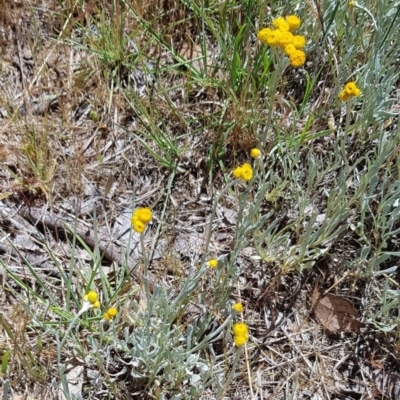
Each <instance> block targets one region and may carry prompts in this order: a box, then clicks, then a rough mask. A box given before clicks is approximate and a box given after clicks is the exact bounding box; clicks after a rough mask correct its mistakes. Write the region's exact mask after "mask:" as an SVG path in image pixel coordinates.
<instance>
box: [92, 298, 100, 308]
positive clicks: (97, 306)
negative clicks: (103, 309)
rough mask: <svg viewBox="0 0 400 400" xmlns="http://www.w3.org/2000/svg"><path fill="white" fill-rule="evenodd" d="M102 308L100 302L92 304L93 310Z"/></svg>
mask: <svg viewBox="0 0 400 400" xmlns="http://www.w3.org/2000/svg"><path fill="white" fill-rule="evenodd" d="M100 306H101V304H100V302H99V301H98V300H97V301H95V302H94V303H92V307H93V308H100Z"/></svg>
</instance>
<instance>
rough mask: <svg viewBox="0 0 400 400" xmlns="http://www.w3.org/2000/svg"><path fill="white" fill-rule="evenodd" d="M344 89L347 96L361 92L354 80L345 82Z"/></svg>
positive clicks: (357, 94)
mask: <svg viewBox="0 0 400 400" xmlns="http://www.w3.org/2000/svg"><path fill="white" fill-rule="evenodd" d="M344 90H345V92H346V93H347V94H348V95H349V96H359V95H360V94H361V90H360V89H359V88H358V87H357V85H356V83H355V82H348V83H346V85H345V87H344Z"/></svg>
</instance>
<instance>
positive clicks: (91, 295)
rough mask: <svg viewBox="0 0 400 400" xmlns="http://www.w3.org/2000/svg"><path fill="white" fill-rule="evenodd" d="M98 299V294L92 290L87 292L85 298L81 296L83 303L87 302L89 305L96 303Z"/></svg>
mask: <svg viewBox="0 0 400 400" xmlns="http://www.w3.org/2000/svg"><path fill="white" fill-rule="evenodd" d="M98 299H99V296H98V294H97V293H96V292H95V291H94V290H89V291H88V292H87V293H86V294H85V296H83V300H84V301H88V302H89V303H92V304H94V303H96V301H97V300H98Z"/></svg>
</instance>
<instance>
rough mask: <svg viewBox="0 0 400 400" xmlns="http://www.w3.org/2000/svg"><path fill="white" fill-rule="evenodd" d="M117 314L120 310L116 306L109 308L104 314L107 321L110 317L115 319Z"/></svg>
mask: <svg viewBox="0 0 400 400" xmlns="http://www.w3.org/2000/svg"><path fill="white" fill-rule="evenodd" d="M117 314H118V310H117V309H116V308H114V307H110V308H109V309H108V310H107V312H106V313H105V314H104V315H103V318H104V319H105V320H106V321H109V320H110V319H113V318H114V317H115V316H116V315H117Z"/></svg>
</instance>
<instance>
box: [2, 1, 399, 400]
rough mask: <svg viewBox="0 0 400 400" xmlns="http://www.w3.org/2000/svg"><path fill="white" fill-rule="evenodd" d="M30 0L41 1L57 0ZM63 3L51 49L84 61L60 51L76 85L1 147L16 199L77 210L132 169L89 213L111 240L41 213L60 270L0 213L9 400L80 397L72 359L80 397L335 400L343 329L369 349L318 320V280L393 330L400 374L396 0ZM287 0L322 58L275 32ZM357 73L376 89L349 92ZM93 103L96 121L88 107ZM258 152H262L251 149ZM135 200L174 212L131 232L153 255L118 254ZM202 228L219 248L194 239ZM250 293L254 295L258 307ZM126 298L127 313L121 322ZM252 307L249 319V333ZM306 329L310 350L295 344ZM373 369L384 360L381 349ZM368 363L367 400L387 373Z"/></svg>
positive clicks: (12, 125)
mask: <svg viewBox="0 0 400 400" xmlns="http://www.w3.org/2000/svg"><path fill="white" fill-rule="evenodd" d="M31 3H32V4H31V5H32V7H33V8H28V7H26V9H24V12H25V13H26V15H29V16H32V15H34V13H35V10H36V8H37V7H38V5H36V4H35V2H34V1H32V2H31ZM46 7H48V5H47V6H46ZM10 10H11V9H10ZM46 10H47V11H48V12H49V15H52V16H53V22H54V21H56V22H57V24H56V22H54V23H55V24H56V25H57V26H58V27H59V28H58V30H55V32H56V33H54V32H53V33H52V35H50V36H51V37H50V38H47V39H46V38H43V39H42V40H43V44H44V43H46V44H48V45H51V46H54V49H57V48H59V49H61V48H62V49H63V51H64V52H65V54H68V58H64V59H63V63H62V65H61V66H60V68H61V69H62V74H61V75H60V76H63V77H62V78H60V79H61V80H63V82H64V81H65V82H64V85H65V88H66V92H67V94H66V100H65V103H64V102H63V103H61V102H59V109H58V110H56V111H52V112H50V111H49V112H48V113H46V114H45V115H44V116H40V117H39V116H35V115H25V116H24V115H21V114H19V113H17V112H16V113H14V114H13V115H12V116H10V118H9V119H8V120H7V123H8V127H9V130H10V131H11V130H12V132H14V133H15V138H16V139H15V141H16V143H17V144H18V143H19V144H20V146H19V148H18V146H14V147H12V148H8V147H7V146H5V145H4V146H3V147H4V148H5V149H6V150H7V151H10V152H12V153H13V154H15V155H16V158H15V159H16V161H12V162H11V161H10V162H8V161H7V162H6V161H5V159H4V157H3V152H0V156H1V160H2V161H4V163H3V162H2V164H4V165H1V171H2V174H3V175H4V176H6V177H7V180H5V182H6V183H4V186H5V188H4V192H7V193H9V194H10V196H9V197H8V199H7V202H8V203H7V204H8V205H11V204H13V205H15V206H21V205H24V204H25V205H26V204H27V203H29V205H31V206H42V205H43V204H47V205H48V206H49V207H50V205H51V207H50V208H54V210H53V211H54V212H55V213H56V214H55V215H56V216H58V218H62V216H63V215H66V214H65V212H64V211H62V210H63V208H62V205H63V204H64V202H65V201H66V200H67V199H68V198H69V196H70V195H71V194H73V195H75V196H77V197H78V198H79V199H80V200H83V198H84V193H83V192H84V190H83V189H82V188H84V187H85V185H87V182H90V183H91V184H94V185H95V186H97V187H99V188H100V189H102V188H103V187H104V186H107V185H108V183H106V180H107V177H109V176H114V177H115V182H117V184H116V185H115V186H114V187H113V189H112V190H110V187H108V188H107V193H106V194H105V195H104V196H103V198H102V202H101V205H100V206H99V208H98V209H97V210H98V211H96V210H95V212H94V213H92V215H91V216H84V215H81V216H78V215H76V218H78V217H79V219H80V223H86V224H87V229H88V231H89V230H90V231H93V232H94V242H95V245H94V247H91V246H90V245H89V244H88V242H87V241H85V237H84V236H83V235H81V236H79V235H78V234H77V229H76V226H75V227H74V222H71V221H73V220H71V219H70V220H69V221H68V222H67V221H66V223H65V232H66V234H65V235H64V234H62V232H58V231H57V232H52V233H51V232H50V230H49V229H48V228H46V226H43V225H41V224H40V221H34V225H36V223H38V226H39V228H38V229H39V231H37V232H39V233H40V236H38V237H37V238H36V239H35V240H34V242H35V244H36V245H37V246H39V248H40V249H41V254H45V255H46V256H47V258H48V260H49V262H50V263H51V264H52V265H53V266H54V271H55V272H56V274H55V275H53V276H49V275H46V273H45V271H41V270H40V268H38V267H37V265H35V264H34V263H33V262H32V261H30V260H32V259H31V258H29V257H27V256H26V252H25V251H26V249H25V248H24V247H21V246H20V244H19V242H18V241H16V235H15V230H16V231H19V230H20V229H22V228H21V227H17V228H13V229H14V231H13V230H10V229H9V228H10V227H9V225H10V223H8V224H2V225H1V228H2V233H3V235H2V236H4V240H3V241H2V242H1V244H2V245H4V248H6V249H8V251H9V252H11V253H12V256H9V257H8V258H7V257H6V256H4V257H2V258H1V259H0V266H1V268H2V270H3V276H4V279H3V280H2V281H1V284H2V288H3V291H4V296H3V298H2V302H3V309H4V311H3V313H2V314H1V315H0V339H1V340H0V358H1V375H0V378H1V382H2V387H3V391H4V395H3V396H4V398H5V399H8V398H12V397H11V392H7V391H6V388H7V387H10V388H11V389H12V390H13V391H14V392H16V393H17V392H18V391H22V388H23V387H25V388H27V387H29V388H36V389H37V388H39V389H38V393H39V392H40V390H41V391H42V393H48V391H50V392H51V390H53V391H54V390H55V389H54V388H55V387H57V388H59V389H60V390H61V392H62V393H63V395H64V396H65V397H66V398H67V399H73V398H76V397H75V395H76V393H75V392H74V391H76V388H75V387H72V385H71V383H70V382H69V380H70V376H69V375H68V370H69V368H70V361H71V360H74V363H76V364H75V365H79V366H83V367H84V368H85V374H84V375H83V376H82V377H81V378H79V379H80V381H81V383H82V385H81V386H80V389H79V391H80V393H81V396H82V397H83V398H92V397H96V396H99V398H110V399H111V398H116V399H127V398H139V397H135V396H139V395H141V396H143V398H146V399H147V398H148V399H201V398H204V399H206V398H217V399H223V398H232V399H233V398H247V397H246V396H250V397H248V398H257V397H256V396H260V394H259V391H260V390H263V391H264V392H263V393H264V398H267V397H268V396H270V395H272V394H273V393H274V396H276V397H274V398H296V399H301V398H306V396H308V395H309V393H310V392H313V393H318V394H319V395H320V396H321V395H322V396H332V397H333V396H335V395H337V386H335V382H334V381H333V380H332V379H333V378H332V376H333V375H332V374H333V372H332V371H333V370H334V369H335V368H336V365H338V362H339V359H340V357H342V358H343V354H341V353H340V352H339V351H337V352H336V353H335V351H336V350H335V349H333V350H331V348H330V347H329V346H330V344H329V342H328V341H327V340H326V338H327V337H328V338H329V337H331V338H332V337H333V338H334V339H333V340H334V341H335V342H336V341H342V342H340V343H342V344H343V349H344V350H343V351H344V352H345V356H346V357H347V356H348V357H349V358H350V359H351V360H353V358H352V354H353V352H355V349H356V347H357V346H358V344H357V339H356V338H355V337H354V335H353V336H352V335H347V336H346V335H345V334H343V335H342V337H340V335H336V336H335V335H333V336H332V335H331V334H330V333H329V332H326V331H322V332H320V330H319V328H320V325H319V323H318V321H317V320H316V319H315V318H314V317H313V316H312V314H310V306H311V303H310V297H311V292H312V289H313V288H314V287H318V289H319V290H320V291H321V292H324V291H325V290H327V289H328V288H331V287H333V289H332V293H335V294H337V295H340V296H343V297H346V298H349V299H351V300H352V302H353V303H354V304H355V306H356V308H357V310H358V312H359V319H360V320H361V321H362V322H364V323H365V328H363V331H362V333H361V334H360V337H361V336H362V337H363V338H364V339H365V338H367V337H368V335H369V334H372V335H375V336H376V337H377V338H378V340H379V341H380V345H381V346H380V347H379V348H378V347H376V348H374V350H373V351H372V352H373V353H374V354H375V356H376V359H377V360H380V362H381V364H382V365H383V366H382V367H381V369H382V371H386V370H391V369H394V370H395V371H396V370H398V366H399V364H400V358H399V348H400V345H399V344H400V326H399V322H398V321H399V290H400V289H399V284H398V283H397V281H398V271H397V268H395V266H397V264H398V259H399V256H400V223H399V215H400V200H399V199H400V179H399V173H400V156H399V148H400V128H399V124H398V114H399V111H400V108H399V93H398V91H399V82H400V78H399V74H400V71H399V69H398V67H397V64H398V59H399V56H400V43H399V42H400V40H399V36H398V30H397V29H396V27H397V26H398V24H399V19H400V11H399V3H398V2H396V1H389V0H382V1H377V0H365V1H364V2H363V3H362V5H361V3H360V4H358V3H356V5H355V6H354V7H350V6H349V4H348V2H346V1H334V0H324V1H318V2H311V1H309V2H301V1H298V0H291V1H289V0H287V1H276V2H264V1H261V0H253V1H248V2H245V3H237V2H231V1H227V2H216V1H208V2H206V1H204V0H203V1H199V0H188V1H183V0H182V1H181V0H177V1H176V2H172V1H170V2H164V3H162V2H157V0H155V1H154V2H152V3H149V4H145V3H139V2H130V1H122V0H121V1H117V0H114V1H112V2H111V3H110V4H109V2H107V5H106V3H104V4H103V2H100V1H94V2H91V3H90V4H89V3H88V4H84V2H80V1H76V2H71V1H69V2H61V1H60V2H58V5H57V7H55V9H54V10H50V9H49V8H47V9H46ZM11 11H12V10H11ZM11 11H10V14H7V18H10V19H8V20H7V21H8V22H7V23H8V24H10V25H11V24H12V23H13V20H12V18H16V16H15V15H14V14H13V13H12V12H11ZM283 14H284V15H287V14H296V15H298V16H299V17H300V18H301V20H302V25H301V27H300V29H299V33H300V34H302V35H304V36H305V37H306V39H307V45H306V48H305V51H306V54H307V62H306V64H305V66H304V68H299V69H294V68H292V67H291V66H290V64H289V62H288V58H287V57H286V56H284V55H283V53H282V52H281V51H280V50H278V49H271V48H269V47H268V46H266V45H264V44H262V43H261V42H259V41H258V39H257V36H256V34H257V31H258V30H259V29H261V28H263V27H266V26H271V23H272V19H274V18H276V17H278V16H281V15H283ZM4 15H6V14H4ZM40 29H41V28H40V27H39V28H37V31H38V32H40ZM36 35H38V33H37V34H36ZM36 40H40V39H38V38H36ZM185 46H186V48H189V49H190V48H191V49H192V53H193V54H192V56H193V57H192V58H193V59H191V57H190V56H188V54H190V52H189V53H188V52H184V51H183V50H182V49H183V48H185ZM53 51H54V50H53ZM78 55H79V57H77V56H78ZM42 56H43V55H39V53H38V54H33V60H34V65H35V68H36V69H35V71H34V72H35V73H37V76H38V78H37V81H38V85H39V86H40V85H42V86H44V84H45V82H46V79H51V78H49V77H51V75H50V72H49V70H48V69H47V67H46V68H43V69H42V70H39V67H40V65H45V64H44V63H42V62H41V61H42V60H43V57H42ZM49 69H50V67H49ZM63 74H64V75H63ZM33 76H35V74H33ZM30 79H33V77H32V76H30V75H28V76H27V80H28V81H29V80H30ZM140 81H143V85H141V83H140ZM349 81H355V82H356V83H357V86H358V87H359V88H360V89H361V91H362V94H361V96H359V97H356V98H353V99H351V100H349V101H348V102H347V103H343V102H341V101H340V100H339V98H338V95H339V93H340V91H341V90H342V88H343V86H344V85H345V83H346V82H349ZM138 86H140V87H143V88H144V89H143V90H141V91H139V90H138ZM43 90H44V89H43ZM23 93H24V96H28V93H27V91H24V92H23ZM28 97H29V96H28ZM12 100H13V99H7V101H8V102H11V101H12ZM63 101H64V100H63ZM2 102H3V100H2ZM82 104H87V107H88V108H87V111H85V112H86V114H85V113H83V117H81V119H79V120H78V119H77V118H76V119H75V120H74V117H73V115H74V114H73V113H74V110H76V109H78V110H79V107H81V108H82V109H85V108H84V107H83V105H82ZM0 106H4V104H0ZM7 132H8V131H7ZM7 132H6V130H3V131H2V133H1V134H2V135H4V137H6V136H5V135H6V134H8V133H7ZM87 132H89V136H87V138H86V136H84V135H85V134H86V133H87ZM80 135H83V137H84V139H85V140H83V141H82V142H80V140H81V137H80ZM89 137H90V141H88V138H89ZM3 142H4V141H2V143H3ZM83 144H85V145H86V147H85V148H84V146H83ZM253 147H258V148H259V149H260V150H261V152H262V156H261V158H260V159H256V160H252V159H251V158H250V156H249V150H250V149H251V148H253ZM66 149H68V151H66ZM89 150H90V151H89ZM21 157H23V158H21ZM56 161H57V164H56ZM245 162H250V163H251V164H252V166H253V173H254V176H253V179H252V180H250V181H249V182H242V181H240V180H235V179H234V178H233V176H232V174H231V172H232V170H233V169H234V168H235V167H237V166H238V165H240V164H243V163H245ZM7 185H9V187H7ZM11 193H12V195H11ZM109 193H110V194H109ZM108 194H109V195H108ZM113 196H114V197H113ZM127 205H129V207H131V206H132V210H133V209H134V208H135V207H141V206H149V207H151V209H152V210H153V213H154V216H155V218H154V219H153V222H152V224H150V225H149V227H148V228H147V231H146V233H145V234H144V235H142V236H141V237H140V238H139V236H138V235H136V234H135V233H131V234H130V235H129V240H128V243H125V246H127V247H129V246H133V247H134V246H137V249H138V250H137V253H136V254H137V258H136V259H135V263H132V259H131V258H130V257H132V255H131V254H130V253H129V251H128V250H126V257H122V258H121V259H122V260H123V261H122V262H119V263H114V264H110V262H109V260H106V258H107V257H106V256H105V253H106V249H104V248H102V247H101V240H100V238H99V235H100V231H101V229H102V228H104V227H106V228H107V229H108V230H107V231H106V232H107V235H108V236H109V237H110V236H112V229H111V228H110V227H111V226H112V224H113V222H114V220H115V218H116V216H117V215H118V213H119V211H120V208H125V209H126V207H127ZM63 213H64V214H63ZM73 213H74V211H73V212H72V214H73ZM7 218H9V216H7ZM102 232H103V233H104V231H102ZM58 235H59V236H58ZM187 238H191V239H194V238H196V239H199V240H200V242H199V241H197V242H191V243H190V244H186V245H184V248H183V250H182V249H181V250H178V249H177V248H178V247H179V246H178V247H177V246H176V245H175V244H176V243H182V242H184V240H186V239H187ZM121 240H122V239H121ZM57 241H58V242H59V241H62V242H63V243H64V250H63V251H64V253H62V252H61V250H57V247H56V242H57ZM2 251H3V250H2ZM38 251H39V250H38ZM11 253H9V254H11ZM211 258H216V259H218V268H217V269H215V270H213V269H211V268H209V267H208V265H207V262H208V260H210V259H211ZM138 274H139V276H140V277H141V279H140V280H139V281H138V280H136V279H134V276H135V275H136V276H137V275H138ZM152 277H155V285H154V286H153V285H152V284H151V279H152ZM88 290H95V291H96V292H97V293H98V294H99V298H100V300H101V303H102V305H101V308H100V309H93V308H90V307H89V306H90V305H89V304H88V303H85V302H84V301H83V296H84V295H85V293H87V291H88ZM7 296H8V297H7ZM10 296H11V297H10ZM8 298H12V299H14V300H13V301H12V302H10V301H9V300H7V299H8ZM235 302H242V303H243V304H244V305H245V311H244V313H243V314H242V315H237V314H236V313H235V312H233V311H232V309H231V308H232V305H233V304H234V303H235ZM109 307H117V308H118V310H119V312H118V315H117V317H116V318H115V319H114V320H112V321H109V322H107V321H105V320H104V318H103V314H104V312H105V311H106V310H107V309H108V308H109ZM268 312H271V313H272V315H273V316H275V317H277V316H278V315H279V314H282V316H283V318H284V319H285V321H286V324H284V325H282V326H278V327H277V328H276V333H278V334H279V335H280V336H279V338H280V339H279V340H281V339H282V338H283V339H282V340H283V342H284V343H285V344H286V346H287V347H286V348H285V347H284V346H283V347H280V346H281V345H282V343H281V342H279V341H277V342H276V343H277V344H276V346H275V344H274V343H275V342H274V340H275V339H274V338H273V336H270V335H269V334H270V330H273V329H272V328H271V326H268V323H267V321H266V320H267V318H266V315H267V314H268ZM293 315H295V316H293ZM237 321H244V322H246V323H247V324H248V325H249V327H250V333H251V335H250V338H249V341H248V342H247V344H246V345H245V346H244V347H241V348H237V347H235V345H234V342H233V334H232V326H233V324H234V323H235V322H237ZM288 321H289V322H290V324H292V325H290V324H288ZM275 322H276V321H275ZM272 325H273V324H272ZM295 325H296V326H295ZM288 326H289V328H288ZM290 326H295V327H292V328H290ZM290 329H292V330H290ZM308 332H312V335H311V339H310V340H312V351H311V350H310V348H309V347H308V344H307V343H305V341H304V338H303V336H301V340H299V341H298V338H299V335H300V334H301V335H303V334H306V333H307V334H308ZM32 335H34V336H35V337H38V338H40V340H39V339H37V340H32V339H31V337H32ZM270 340H272V341H271V342H270ZM365 340H367V339H365ZM336 344H337V343H336ZM333 347H334V346H333ZM333 347H332V348H333ZM287 348H289V349H290V352H292V353H293V354H295V355H296V357H297V358H296V357H292V356H289V355H287ZM292 353H291V354H292ZM291 357H292V358H291ZM357 362H359V363H360V364H358V366H359V368H361V369H363V368H364V367H365V368H364V370H367V369H371V370H374V369H376V364H374V360H373V359H371V357H369V356H368V355H365V353H364V357H363V359H362V361H357ZM314 363H315V364H314ZM313 365H315V366H316V367H315V368H316V369H313V368H314V367H313ZM321 366H322V367H321ZM343 368H344V369H346V368H347V363H344V364H343ZM396 368H397V369H396ZM298 371H300V372H299V373H298ZM335 373H336V372H335ZM356 375H357V376H356V377H355V378H354V380H355V381H357V382H358V381H360V380H361V375H360V374H358V373H357V374H356ZM344 376H345V375H343V377H342V383H343V384H346V378H345V377H344ZM362 378H363V379H364V382H368V385H369V386H370V387H365V388H364V389H365V391H364V394H363V396H365V397H363V398H368V397H367V396H368V395H371V393H372V392H373V390H372V389H371V388H374V389H376V385H377V383H376V382H375V381H373V380H372V377H371V376H370V375H368V374H367V375H366V376H363V377H362ZM335 379H338V378H337V377H336V378H335ZM320 382H322V383H320ZM24 385H25V386H24ZM52 385H53V386H52ZM260 385H261V386H260ZM283 387H285V391H284V390H283ZM36 389H35V390H36ZM7 390H8V389H7ZM307 390H310V392H307ZM371 390H372V391H371ZM376 390H377V389H376ZM387 390H389V389H387ZM46 391H47V392H46ZM240 393H241V394H240ZM257 393H258V394H257ZM380 395H381V396H382V398H383V396H385V395H386V396H387V397H388V398H390V396H391V394H390V392H389V391H386V392H384V393H381V394H380ZM207 396H208V397H207ZM224 396H225V397H224ZM235 396H236V397H235ZM284 396H286V397H284ZM47 398H50V397H47ZM326 398H327V397H326Z"/></svg>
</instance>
